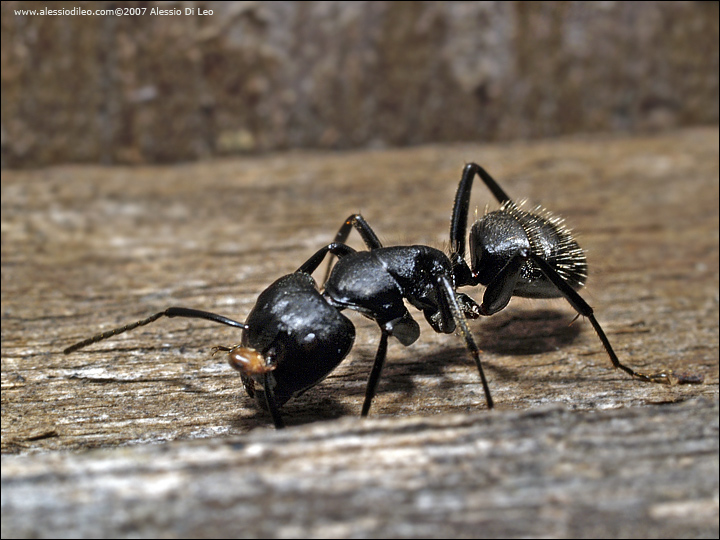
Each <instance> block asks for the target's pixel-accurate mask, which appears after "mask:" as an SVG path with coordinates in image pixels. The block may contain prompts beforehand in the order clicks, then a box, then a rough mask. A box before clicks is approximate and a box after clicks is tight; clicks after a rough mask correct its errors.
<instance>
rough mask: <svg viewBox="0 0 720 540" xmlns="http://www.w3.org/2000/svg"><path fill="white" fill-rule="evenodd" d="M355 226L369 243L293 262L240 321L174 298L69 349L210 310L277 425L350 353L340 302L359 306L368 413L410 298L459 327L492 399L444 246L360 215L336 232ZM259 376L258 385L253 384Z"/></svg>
mask: <svg viewBox="0 0 720 540" xmlns="http://www.w3.org/2000/svg"><path fill="white" fill-rule="evenodd" d="M351 227H355V228H356V229H357V230H358V231H359V232H360V234H361V235H362V237H363V240H364V241H365V243H366V244H367V245H368V247H369V250H368V251H355V250H354V249H353V248H351V247H349V246H347V245H345V244H344V243H341V242H333V243H331V244H328V245H327V246H325V247H323V248H321V249H320V250H319V251H317V252H316V253H315V254H314V255H313V256H312V257H310V258H309V259H308V260H307V261H306V262H305V263H304V264H303V265H302V266H300V268H298V270H297V271H295V272H294V273H292V274H288V275H286V276H283V277H281V278H280V279H278V280H277V281H275V282H274V283H273V284H271V285H270V286H269V287H268V288H267V289H265V290H264V291H263V292H262V293H261V294H260V296H259V297H258V300H257V303H256V304H255V307H254V308H253V309H252V310H251V312H250V314H249V315H248V317H247V319H246V321H245V322H244V323H240V322H237V321H235V320H232V319H229V318H227V317H224V316H222V315H217V314H215V313H209V312H206V311H200V310H196V309H190V308H184V307H171V308H168V309H166V310H165V311H161V312H159V313H156V314H154V315H152V316H150V317H148V318H146V319H142V320H140V321H137V322H134V323H131V324H128V325H125V326H122V327H119V328H116V329H114V330H109V331H107V332H103V333H102V334H98V335H96V336H94V337H91V338H89V339H86V340H84V341H81V342H79V343H76V344H75V345H72V346H70V347H68V348H67V349H65V350H64V353H65V354H68V353H71V352H73V351H76V350H78V349H81V348H83V347H85V346H87V345H90V344H92V343H97V342H98V341H102V340H104V339H107V338H109V337H111V336H115V335H117V334H122V333H124V332H127V331H129V330H132V329H134V328H137V327H139V326H144V325H147V324H150V323H152V322H154V321H156V320H158V319H160V318H161V317H185V318H199V319H207V320H210V321H213V322H217V323H220V324H225V325H228V326H233V327H236V328H241V329H242V337H241V340H240V343H239V344H238V345H236V346H234V347H215V351H225V352H227V353H228V361H229V363H230V365H231V366H232V367H234V368H235V369H237V370H239V371H240V373H241V377H242V380H243V385H244V387H245V390H246V391H247V393H248V394H249V395H250V396H251V397H256V398H257V400H258V402H259V403H260V405H261V406H264V407H265V408H266V409H267V410H268V411H269V412H270V414H271V416H272V419H273V422H274V424H275V427H276V428H282V427H284V422H283V419H282V416H281V414H280V411H279V408H280V407H281V406H282V405H283V404H284V403H286V402H287V401H288V400H289V399H290V398H292V397H297V396H299V395H300V394H302V393H303V392H305V391H306V390H308V389H309V388H311V387H313V386H315V385H316V384H318V383H319V382H320V381H322V380H323V379H324V378H325V377H326V376H327V375H328V374H329V373H330V372H331V371H332V370H333V369H335V368H336V367H337V366H338V365H339V364H340V362H342V360H343V359H344V358H345V357H346V356H347V354H348V353H349V352H350V349H351V348H352V345H353V342H354V340H355V327H354V326H353V324H352V322H351V321H350V320H349V319H348V318H347V317H345V316H344V315H343V314H342V313H341V311H342V310H344V309H350V310H352V311H357V312H359V313H361V314H363V315H365V316H367V317H369V318H371V319H373V320H374V321H375V322H377V324H378V326H379V327H380V330H381V337H380V344H379V346H378V350H377V353H376V355H375V361H374V364H373V368H372V370H371V373H370V377H369V379H368V384H367V388H366V392H365V401H364V403H363V407H362V415H363V416H366V415H367V414H368V412H369V410H370V406H371V404H372V399H373V397H374V395H375V391H376V388H377V384H378V382H379V380H380V375H381V372H382V367H383V364H384V362H385V357H386V354H387V345H388V338H389V337H390V336H395V337H396V338H397V339H398V340H399V341H400V343H402V344H403V345H405V346H407V345H410V344H411V343H414V342H415V341H416V340H417V339H418V337H419V335H420V327H419V326H418V324H417V322H416V321H415V320H414V319H413V318H412V316H411V315H410V313H409V312H408V310H407V307H406V306H405V303H404V300H407V301H408V302H409V303H410V304H412V305H413V306H415V307H416V308H418V309H420V310H422V311H423V313H424V315H425V318H426V319H427V321H428V322H429V323H430V325H431V326H432V327H433V329H434V330H435V331H436V332H440V333H446V334H449V333H452V332H454V331H455V330H456V329H459V331H460V333H461V334H462V337H463V338H464V340H465V344H466V346H467V348H468V350H469V352H470V354H471V356H472V358H473V360H474V361H475V364H476V366H477V368H478V372H479V374H480V378H481V381H482V385H483V390H484V392H485V399H486V402H487V405H488V407H489V408H492V406H493V402H492V398H491V396H490V389H489V387H488V384H487V380H486V379H485V374H484V372H483V369H482V364H481V362H480V351H479V349H478V347H477V345H476V344H475V341H474V340H473V338H472V335H471V334H470V331H469V329H468V327H467V323H466V322H465V318H466V317H471V318H475V317H477V316H478V313H477V312H476V305H475V303H474V302H473V301H472V300H471V299H469V298H468V297H467V296H465V295H464V294H462V293H456V291H455V288H456V287H455V283H454V278H453V266H452V264H451V262H450V259H448V257H447V256H446V255H445V254H444V253H443V252H441V251H439V250H437V249H434V248H431V247H428V246H421V245H417V246H394V247H383V246H382V245H381V243H380V241H379V240H378V239H377V236H376V235H375V233H374V232H373V231H372V229H371V228H370V226H369V225H368V224H367V223H366V222H365V220H364V219H363V218H362V216H360V215H353V216H350V217H349V218H348V219H347V220H346V222H345V224H344V225H343V227H341V229H340V232H338V237H341V238H342V237H343V236H344V237H347V234H348V233H349V231H350V228H351ZM328 253H331V254H333V255H335V256H337V257H338V262H337V263H336V264H335V266H334V267H333V269H332V271H331V272H330V274H329V277H328V278H327V280H326V282H325V284H324V291H323V292H322V293H321V292H320V291H319V290H318V287H317V284H316V282H315V280H314V279H313V277H312V276H311V274H312V273H313V272H314V271H315V270H316V269H317V267H318V266H319V265H320V264H321V263H322V261H323V259H324V258H325V256H326V255H327V254H328ZM256 385H258V386H259V388H256Z"/></svg>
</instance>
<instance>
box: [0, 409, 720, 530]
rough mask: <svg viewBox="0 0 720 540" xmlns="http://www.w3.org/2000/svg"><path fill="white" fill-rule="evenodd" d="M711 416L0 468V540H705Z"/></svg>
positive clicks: (393, 433) (621, 417) (410, 428)
mask: <svg viewBox="0 0 720 540" xmlns="http://www.w3.org/2000/svg"><path fill="white" fill-rule="evenodd" d="M718 450H719V448H718V406H717V402H714V403H711V402H709V401H691V402H687V403H683V404H679V405H678V404H673V405H664V406H660V407H651V408H630V409H619V410H610V411H596V412H593V411H568V410H567V409H565V408H558V407H551V408H548V407H544V408H542V407H541V408H539V409H535V410H532V411H525V412H517V411H498V412H494V413H490V414H486V413H483V412H478V413H471V414H464V415H449V416H432V417H425V418H421V417H399V418H394V419H377V420H369V421H360V420H359V419H356V418H344V419H341V420H338V421H334V422H320V423H316V424H312V425H306V426H301V427H298V428H295V429H289V430H285V431H279V432H274V431H269V430H257V431H255V432H253V433H251V434H248V435H242V436H239V437H232V438H216V439H213V440H209V441H181V442H175V443H166V444H163V445H143V446H136V447H133V448H126V449H112V450H108V449H104V450H95V451H92V452H88V453H81V454H72V453H53V454H37V455H31V456H6V457H3V459H2V471H3V472H2V474H3V490H2V529H3V530H2V536H3V538H8V537H54V538H55V537H98V536H101V537H159V536H163V537H200V538H216V537H222V538H237V537H273V538H275V537H284V538H287V537H292V538H349V537H358V538H366V537H372V538H419V537H422V538H427V537H432V538H457V537H461V538H476V537H499V538H506V537H554V538H596V537H615V538H641V537H642V538H648V537H650V538H653V537H663V538H664V537H671V538H684V537H705V538H717V535H718V497H717V495H718V492H717V486H718V480H717V479H718V473H719V471H718Z"/></svg>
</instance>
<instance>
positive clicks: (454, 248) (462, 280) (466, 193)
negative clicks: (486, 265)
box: [450, 163, 510, 287]
mask: <svg viewBox="0 0 720 540" xmlns="http://www.w3.org/2000/svg"><path fill="white" fill-rule="evenodd" d="M476 174H477V175H478V176H479V177H480V178H481V179H482V181H483V182H484V183H485V185H486V186H487V187H488V189H489V190H490V191H491V192H492V194H493V195H494V196H495V198H496V199H497V200H498V202H500V203H504V202H510V197H509V196H508V194H507V193H505V191H503V189H502V188H501V187H500V186H499V185H498V183H497V182H496V181H495V180H494V179H493V177H492V176H490V174H489V173H488V172H487V171H486V170H485V169H483V168H482V167H481V166H480V165H478V164H477V163H468V164H467V165H465V168H464V169H463V173H462V177H461V178H460V184H459V185H458V189H457V192H456V193H455V203H454V204H453V211H452V217H451V219H450V250H451V256H450V260H451V261H452V263H453V271H454V274H455V281H456V283H457V286H458V287H462V286H464V285H477V281H475V280H474V278H473V276H472V272H471V271H470V268H469V267H468V265H467V262H465V242H466V240H465V239H466V235H467V223H468V212H469V208H470V192H471V191H472V185H473V179H474V178H475V175H476Z"/></svg>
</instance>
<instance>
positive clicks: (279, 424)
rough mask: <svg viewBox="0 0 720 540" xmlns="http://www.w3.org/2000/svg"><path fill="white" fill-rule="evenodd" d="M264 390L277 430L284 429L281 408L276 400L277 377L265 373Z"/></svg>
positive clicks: (263, 379)
mask: <svg viewBox="0 0 720 540" xmlns="http://www.w3.org/2000/svg"><path fill="white" fill-rule="evenodd" d="M262 382H263V389H264V390H265V392H264V393H265V404H266V405H267V409H268V411H269V412H270V416H272V419H273V423H274V424H275V429H282V428H284V427H285V422H284V421H283V419H282V416H281V415H280V407H278V404H277V401H276V400H275V385H276V382H275V377H273V375H272V373H265V374H263V376H262Z"/></svg>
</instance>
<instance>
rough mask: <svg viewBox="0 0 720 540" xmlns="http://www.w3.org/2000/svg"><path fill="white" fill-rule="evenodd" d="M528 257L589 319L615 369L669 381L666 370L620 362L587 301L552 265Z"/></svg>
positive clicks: (658, 381)
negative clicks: (653, 370)
mask: <svg viewBox="0 0 720 540" xmlns="http://www.w3.org/2000/svg"><path fill="white" fill-rule="evenodd" d="M530 258H531V259H532V261H533V262H534V263H535V264H536V265H537V266H538V268H540V270H542V272H543V274H545V275H546V276H547V278H548V279H549V280H550V281H552V282H553V284H554V285H555V287H557V289H558V291H560V293H561V294H562V295H563V296H564V297H565V299H566V300H567V301H568V302H569V303H570V305H571V306H572V307H573V308H574V309H575V311H577V312H578V313H579V314H580V315H582V316H583V317H587V318H588V319H589V320H590V324H592V326H593V328H594V329H595V333H597V335H598V337H599V338H600V341H601V342H602V344H603V347H604V348H605V351H606V352H607V353H608V356H610V360H611V361H612V363H613V366H614V367H615V369H617V368H620V369H622V370H623V371H624V372H625V373H627V374H629V375H631V376H633V377H637V378H638V379H641V380H643V381H648V382H654V383H662V384H670V383H671V375H670V374H669V373H668V372H665V371H661V372H660V373H657V374H652V375H646V374H645V373H640V372H638V371H635V370H633V369H632V368H629V367H628V366H626V365H624V364H622V363H621V362H620V360H619V359H618V357H617V355H616V354H615V351H614V350H613V348H612V345H610V340H609V339H608V338H607V336H606V335H605V332H604V331H603V329H602V328H601V327H600V323H598V322H597V319H596V318H595V315H594V314H593V309H592V308H591V307H590V306H589V305H588V303H587V302H585V300H583V298H582V296H580V295H579V294H578V293H577V292H576V291H575V289H573V288H572V287H571V286H570V285H568V284H567V282H566V281H565V280H564V279H563V278H562V277H561V276H560V275H558V273H557V271H556V270H555V269H554V268H553V267H552V266H550V265H549V264H548V263H547V262H546V261H545V260H544V259H543V258H542V257H539V256H537V255H534V254H532V253H531V254H530Z"/></svg>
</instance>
